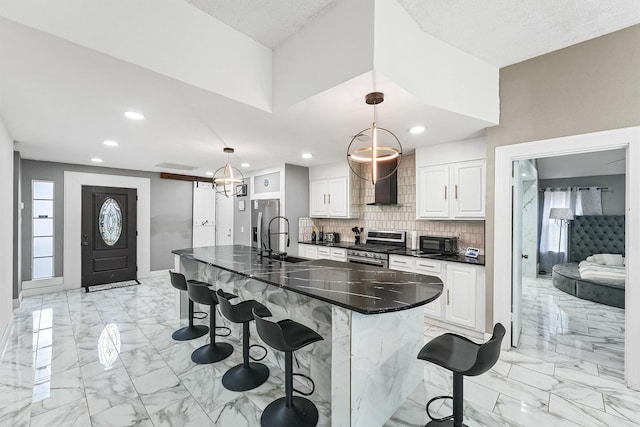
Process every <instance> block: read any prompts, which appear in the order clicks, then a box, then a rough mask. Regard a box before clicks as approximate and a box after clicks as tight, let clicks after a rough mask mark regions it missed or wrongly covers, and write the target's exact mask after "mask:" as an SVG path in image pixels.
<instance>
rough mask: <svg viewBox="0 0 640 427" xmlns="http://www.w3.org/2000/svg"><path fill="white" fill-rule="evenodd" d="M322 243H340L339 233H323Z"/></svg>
mask: <svg viewBox="0 0 640 427" xmlns="http://www.w3.org/2000/svg"><path fill="white" fill-rule="evenodd" d="M323 241H324V243H340V233H334V232H332V233H324V239H323Z"/></svg>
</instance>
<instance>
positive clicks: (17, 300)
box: [13, 292, 22, 308]
mask: <svg viewBox="0 0 640 427" xmlns="http://www.w3.org/2000/svg"><path fill="white" fill-rule="evenodd" d="M20 304H22V292H20V294H19V295H18V298H14V300H13V308H18V307H20Z"/></svg>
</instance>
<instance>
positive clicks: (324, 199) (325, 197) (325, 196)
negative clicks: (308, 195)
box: [322, 193, 327, 205]
mask: <svg viewBox="0 0 640 427" xmlns="http://www.w3.org/2000/svg"><path fill="white" fill-rule="evenodd" d="M322 199H323V201H322V203H323V204H325V205H326V204H327V193H324V194H323V195H322Z"/></svg>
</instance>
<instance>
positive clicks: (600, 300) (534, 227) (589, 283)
mask: <svg viewBox="0 0 640 427" xmlns="http://www.w3.org/2000/svg"><path fill="white" fill-rule="evenodd" d="M513 164H514V193H513V225H514V233H513V281H512V312H513V321H512V341H511V345H512V346H513V347H520V348H521V349H525V350H526V349H544V350H545V351H546V354H547V355H549V354H556V353H557V356H558V357H560V358H562V357H569V358H575V359H576V360H580V363H582V362H587V363H589V364H592V365H595V366H596V367H597V368H598V370H601V371H602V372H604V373H606V375H611V376H615V377H617V378H623V377H624V332H625V326H624V319H625V313H624V280H625V274H624V271H625V269H624V266H623V265H616V266H614V265H600V264H598V263H596V262H595V261H594V262H590V261H593V259H592V257H593V256H595V255H596V254H602V253H614V252H617V253H618V254H617V255H616V256H615V257H609V258H611V260H610V261H611V262H617V261H620V262H619V264H622V260H623V256H624V254H625V252H624V245H625V242H624V240H625V235H624V216H625V150H621V149H618V150H609V151H598V152H593V153H584V154H575V155H564V156H555V157H546V158H541V159H529V160H518V161H514V162H513ZM603 236H606V238H603ZM552 272H553V275H552ZM582 276H584V277H582Z"/></svg>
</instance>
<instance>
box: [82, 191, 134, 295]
mask: <svg viewBox="0 0 640 427" xmlns="http://www.w3.org/2000/svg"><path fill="white" fill-rule="evenodd" d="M136 192H137V190H136V189H131V188H113V187H92V186H82V240H81V242H82V243H81V244H82V286H83V287H89V286H92V285H102V284H105V283H114V282H123V281H126V280H137V277H136V276H137V266H136V240H137V239H136V235H137V231H136V215H137V213H136V205H137V202H136V201H137V196H136Z"/></svg>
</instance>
